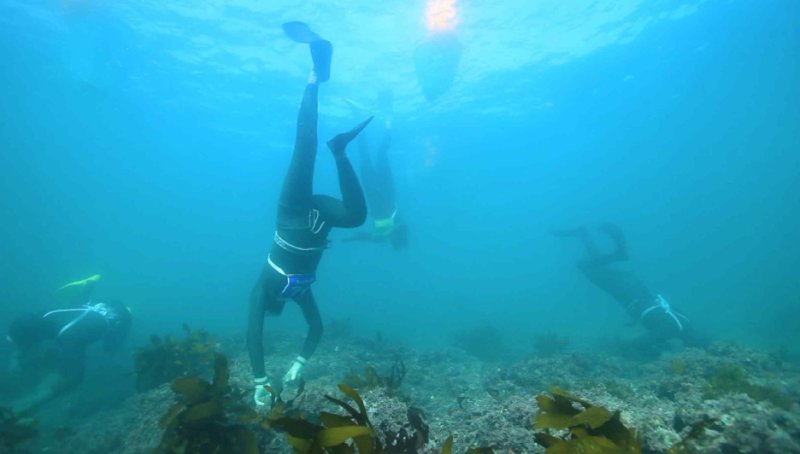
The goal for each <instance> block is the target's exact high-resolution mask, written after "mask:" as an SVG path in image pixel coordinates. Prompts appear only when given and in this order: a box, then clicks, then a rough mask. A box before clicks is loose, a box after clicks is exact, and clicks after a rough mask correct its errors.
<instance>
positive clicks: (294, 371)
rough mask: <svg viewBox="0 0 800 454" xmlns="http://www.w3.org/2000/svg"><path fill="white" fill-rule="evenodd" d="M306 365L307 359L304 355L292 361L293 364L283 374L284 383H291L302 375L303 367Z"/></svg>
mask: <svg viewBox="0 0 800 454" xmlns="http://www.w3.org/2000/svg"><path fill="white" fill-rule="evenodd" d="M305 365H306V359H305V358H303V357H302V356H298V357H297V358H295V359H294V361H293V362H292V366H291V367H289V370H288V371H286V374H285V375H284V376H283V383H284V384H288V383H291V382H293V381H295V380H297V379H298V378H300V375H302V372H303V367H305Z"/></svg>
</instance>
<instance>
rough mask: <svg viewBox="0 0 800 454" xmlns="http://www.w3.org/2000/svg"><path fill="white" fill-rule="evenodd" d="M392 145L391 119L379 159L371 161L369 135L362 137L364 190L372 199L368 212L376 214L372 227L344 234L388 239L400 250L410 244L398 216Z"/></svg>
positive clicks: (369, 200) (352, 237)
mask: <svg viewBox="0 0 800 454" xmlns="http://www.w3.org/2000/svg"><path fill="white" fill-rule="evenodd" d="M390 145H391V128H390V126H389V124H388V123H387V125H386V128H385V129H384V135H383V140H382V141H381V145H380V148H378V157H377V162H376V163H373V162H372V158H371V157H370V153H369V149H368V147H367V143H366V139H364V138H363V137H362V138H360V139H359V155H360V156H361V159H360V161H361V175H362V179H363V181H364V192H365V193H366V195H367V200H368V202H369V212H370V215H371V216H372V218H373V226H372V229H370V230H369V231H362V232H358V233H356V234H354V235H352V236H350V237H348V238H345V239H344V241H372V242H386V241H388V242H389V243H391V245H392V246H393V247H394V248H395V249H398V250H399V249H403V248H405V247H406V246H407V245H408V226H407V225H406V223H405V222H403V220H402V219H401V218H400V217H399V216H397V205H396V203H395V190H394V177H393V176H392V168H391V166H390V165H389V146H390Z"/></svg>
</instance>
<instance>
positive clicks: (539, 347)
mask: <svg viewBox="0 0 800 454" xmlns="http://www.w3.org/2000/svg"><path fill="white" fill-rule="evenodd" d="M568 346H569V338H568V337H566V336H561V335H558V334H556V333H554V332H553V331H547V332H545V333H542V334H537V335H536V336H534V338H533V351H534V352H535V353H536V356H539V357H541V358H549V357H551V356H555V355H557V354H559V353H563V352H564V351H565V350H566V349H567V347H568Z"/></svg>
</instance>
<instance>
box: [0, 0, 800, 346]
mask: <svg viewBox="0 0 800 454" xmlns="http://www.w3.org/2000/svg"><path fill="white" fill-rule="evenodd" d="M201 3H202V4H200V5H199V4H198V2H194V1H191V2H190V1H175V2H156V1H135V2H134V1H120V2H80V1H61V2H55V1H16V0H0V24H2V25H1V26H0V56H2V65H0V86H1V87H2V88H0V93H2V103H1V104H0V149H2V153H1V154H0V194H2V195H1V196H0V213H2V215H1V216H2V222H0V238H1V239H2V240H0V256H2V257H3V259H2V261H0V289H2V295H3V296H2V299H0V321H2V322H3V324H4V326H6V325H7V322H8V321H9V320H10V319H11V317H13V316H14V315H15V314H17V313H19V312H20V311H22V310H28V309H31V308H42V309H44V308H49V307H52V305H53V304H54V303H53V298H52V292H53V290H54V289H55V288H57V287H58V286H60V285H62V284H63V283H65V282H68V281H71V280H75V279H79V278H83V277H86V276H88V275H90V274H93V273H102V274H103V276H104V279H103V282H102V284H101V286H100V287H99V288H98V295H99V296H104V295H112V296H115V297H118V298H121V299H122V300H124V301H125V302H126V303H127V304H129V305H130V306H131V307H132V308H133V310H134V315H135V317H136V327H135V333H134V339H133V341H134V342H133V343H134V344H135V343H137V342H139V341H141V340H142V339H144V338H146V337H147V336H148V335H149V334H150V333H153V332H166V331H180V325H181V323H183V322H186V323H188V324H190V325H192V326H197V327H203V328H207V329H209V330H211V331H214V332H217V333H225V334H234V335H243V332H244V327H245V317H246V305H247V297H248V294H249V291H250V288H251V286H252V285H253V283H254V281H255V279H256V277H257V274H258V272H259V271H260V268H261V266H262V265H263V262H264V260H265V258H266V252H267V248H268V247H269V246H270V241H271V235H272V231H273V228H274V212H275V203H276V199H277V195H278V191H279V189H280V184H281V179H282V178H283V173H284V171H285V169H286V167H287V164H288V160H289V156H290V152H291V146H292V140H293V134H294V117H295V114H296V109H297V106H298V103H299V100H300V96H301V93H302V89H303V85H304V83H305V77H306V75H307V71H308V69H309V62H308V55H307V49H306V48H305V46H301V45H297V44H295V43H292V42H291V41H289V40H288V39H286V38H285V37H284V36H283V34H282V32H281V28H280V24H281V23H283V22H286V21H289V20H303V21H306V22H308V23H309V24H311V25H312V26H313V27H314V28H315V30H316V31H318V32H319V33H320V34H321V35H323V36H324V37H326V38H328V39H330V40H331V41H332V42H333V43H334V46H335V54H334V63H333V70H332V73H333V75H332V80H331V81H330V82H329V83H328V84H326V85H324V86H323V87H322V89H321V95H320V137H321V138H322V139H326V138H328V137H330V136H332V135H333V134H335V133H336V132H339V131H341V130H343V129H345V128H347V127H349V126H350V125H352V124H354V123H355V122H356V121H358V120H360V119H361V118H362V117H364V116H366V115H368V114H369V113H370V112H373V111H377V107H376V102H375V100H376V98H377V96H378V93H379V92H380V91H382V90H386V89H391V90H393V92H394V99H395V104H394V115H393V123H394V138H395V142H394V146H393V148H392V162H393V166H394V170H395V177H396V180H397V191H398V194H399V200H398V204H399V207H400V210H401V213H402V214H403V216H404V217H405V218H406V219H407V221H408V223H409V225H410V229H411V230H410V231H411V236H410V246H409V247H408V249H406V250H403V251H400V252H396V251H394V250H392V249H391V248H390V247H389V246H388V245H381V244H351V243H348V244H344V243H342V241H341V239H342V238H344V237H345V236H346V235H348V234H349V233H350V232H346V231H335V232H334V234H333V235H332V236H331V239H332V247H331V249H330V250H329V251H327V252H326V255H325V257H324V258H323V262H322V265H321V267H320V269H319V279H318V283H317V284H315V292H316V296H317V299H318V302H319V305H320V309H321V312H322V315H323V319H324V320H326V321H330V320H333V319H339V320H343V319H349V320H351V321H352V323H353V324H355V325H356V326H358V327H359V328H360V329H361V330H362V332H363V333H364V334H365V335H372V333H374V332H376V331H380V332H382V333H383V334H384V335H385V336H387V337H388V338H390V339H393V340H395V341H398V342H403V343H406V344H408V345H411V346H414V347H419V348H423V347H427V346H436V345H445V344H449V343H450V342H451V338H452V333H454V332H456V331H458V330H459V329H462V328H464V327H469V326H475V325H481V324H484V323H488V324H491V325H493V326H496V327H498V328H500V329H501V332H502V333H503V335H505V336H507V339H506V340H507V341H508V342H509V343H511V344H512V345H520V346H525V347H526V348H527V345H528V344H529V343H530V340H531V339H532V337H533V336H534V335H535V334H536V333H540V332H543V331H546V330H552V331H554V332H557V333H560V334H562V335H564V336H568V337H570V338H571V339H573V342H574V343H576V344H586V345H592V344H596V343H597V342H599V341H600V340H602V339H604V338H607V337H610V336H613V335H616V334H618V333H624V332H626V331H628V330H630V329H631V328H630V327H629V326H628V324H629V321H628V319H627V318H626V316H625V314H624V312H623V311H622V310H621V309H620V307H619V306H618V305H617V303H615V302H614V301H612V300H611V299H610V298H609V297H608V296H606V295H605V294H603V293H602V292H600V291H598V290H597V289H595V288H594V287H592V286H591V285H590V284H589V283H588V282H586V281H585V280H584V279H583V277H582V276H581V275H580V274H579V273H578V272H577V270H576V269H575V267H574V266H573V263H574V261H575V260H576V258H577V257H578V256H579V255H580V250H579V248H578V247H577V246H576V245H574V244H569V243H568V242H567V243H565V242H559V241H555V240H554V239H553V238H552V237H551V236H550V234H549V233H548V231H549V229H551V228H553V227H562V226H574V225H579V224H588V225H596V224H597V223H600V222H606V221H611V222H615V223H617V224H619V225H621V226H622V227H623V228H624V229H625V231H626V233H627V235H628V237H629V243H630V250H631V256H632V258H631V261H630V263H628V264H627V266H629V267H630V269H632V270H633V271H635V272H636V273H637V274H639V275H640V276H642V277H643V278H644V279H645V281H647V282H648V284H649V285H650V286H651V287H652V288H653V289H654V290H655V291H657V292H660V293H662V294H664V295H665V296H666V297H667V298H668V299H669V300H670V301H672V302H673V303H675V304H679V305H680V306H681V307H682V308H683V309H684V310H685V311H686V312H687V313H689V314H690V315H691V316H692V318H693V319H694V320H695V323H696V324H697V325H698V326H700V327H702V328H703V329H704V330H705V331H707V332H708V333H709V335H711V337H713V338H716V339H725V340H737V341H740V342H742V343H745V344H749V345H753V346H757V347H763V348H768V349H776V348H781V347H784V346H789V347H791V348H796V347H792V346H796V345H797V344H798V334H797V333H798V332H800V330H799V328H800V322H798V318H799V317H798V310H797V304H798V303H800V301H799V300H798V295H800V279H798V278H797V276H798V270H800V233H798V232H800V203H799V201H800V198H798V197H797V194H798V192H799V190H800V134H798V131H800V110H799V109H800V107H798V106H800V83H798V82H800V59H798V58H797V56H798V50H800V32H799V31H798V30H800V28H798V18H800V3H798V2H796V1H792V0H774V1H773V0H767V1H762V2H747V1H721V0H720V1H714V0H708V1H692V2H678V1H658V2H645V1H608V2H584V1H580V2H579V1H575V2H562V1H556V0H550V1H542V2H535V3H532V2H528V1H520V0H517V1H514V2H489V1H485V0H484V1H467V0H462V1H458V2H457V3H456V9H457V12H458V18H459V21H458V24H457V26H456V29H455V32H454V33H455V35H456V37H457V39H458V41H459V42H460V43H461V45H462V55H461V61H460V65H459V67H458V70H457V74H456V77H455V80H454V81H453V82H452V85H451V86H450V87H449V88H448V90H447V91H446V92H445V93H444V94H443V95H442V96H441V97H440V98H438V99H436V100H434V101H428V100H427V99H425V97H424V96H423V94H422V91H421V88H420V82H421V81H420V80H419V79H418V74H417V73H416V68H415V66H414V60H413V53H414V50H415V48H417V46H419V45H421V44H422V43H424V42H425V41H426V40H428V39H430V35H429V33H430V32H429V31H428V30H426V25H425V22H424V20H423V16H424V11H425V2H423V1H413V2H408V1H386V2H372V3H369V4H367V3H366V2H351V1H344V0H339V1H337V2H323V1H305V2H297V1H295V2H289V1H273V2H255V1H233V2H201ZM498 3H502V5H498ZM422 82H423V83H424V81H422ZM352 104H355V105H358V106H360V108H359V109H358V112H355V113H354V112H353V109H352V108H351V107H349V106H350V105H352ZM379 124H380V123H378V122H376V123H375V124H373V125H372V126H370V128H371V129H370V130H368V138H369V139H370V141H371V143H372V144H374V145H375V146H377V143H378V140H379V137H380V127H379ZM316 190H317V191H318V192H324V193H329V194H337V193H338V190H337V187H336V181H335V173H334V171H333V165H332V159H330V156H329V155H328V152H327V150H324V148H323V149H321V151H320V154H319V158H318V167H317V181H316ZM268 329H273V330H277V329H280V330H294V331H296V332H298V333H302V332H303V321H302V318H301V317H300V315H299V311H297V310H296V309H295V308H290V309H289V310H287V311H286V313H285V314H284V316H283V317H282V318H280V319H276V320H270V323H269V324H268ZM323 342H324V339H323Z"/></svg>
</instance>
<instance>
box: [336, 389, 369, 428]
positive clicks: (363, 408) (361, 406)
mask: <svg viewBox="0 0 800 454" xmlns="http://www.w3.org/2000/svg"><path fill="white" fill-rule="evenodd" d="M339 390H340V391H342V392H343V393H345V394H346V395H347V396H348V397H350V398H351V399H353V400H354V401H355V402H356V405H358V409H359V410H360V412H361V416H362V418H363V420H359V422H360V423H369V418H368V416H367V407H366V406H364V400H363V399H362V398H361V396H360V395H359V394H358V392H357V391H356V390H355V389H353V388H351V387H350V386H348V385H345V384H344V383H340V384H339Z"/></svg>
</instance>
